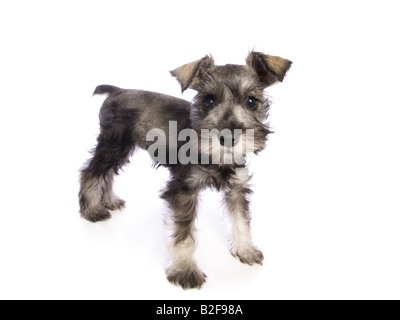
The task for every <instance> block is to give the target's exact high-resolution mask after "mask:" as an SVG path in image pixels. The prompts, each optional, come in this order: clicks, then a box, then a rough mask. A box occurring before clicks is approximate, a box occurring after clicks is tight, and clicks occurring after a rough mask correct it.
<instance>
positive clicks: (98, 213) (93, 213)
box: [81, 207, 111, 222]
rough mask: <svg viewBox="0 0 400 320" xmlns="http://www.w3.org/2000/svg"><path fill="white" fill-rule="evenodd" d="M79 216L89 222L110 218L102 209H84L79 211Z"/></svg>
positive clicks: (105, 210) (104, 209)
mask: <svg viewBox="0 0 400 320" xmlns="http://www.w3.org/2000/svg"><path fill="white" fill-rule="evenodd" d="M81 216H82V218H85V219H86V220H88V221H90V222H99V221H104V220H108V219H110V218H111V214H110V213H109V212H108V210H107V209H106V208H104V207H97V208H88V209H85V210H83V211H81Z"/></svg>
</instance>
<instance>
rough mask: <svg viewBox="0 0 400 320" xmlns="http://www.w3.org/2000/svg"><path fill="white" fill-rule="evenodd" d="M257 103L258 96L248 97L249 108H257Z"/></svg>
mask: <svg viewBox="0 0 400 320" xmlns="http://www.w3.org/2000/svg"><path fill="white" fill-rule="evenodd" d="M257 104H258V101H257V99H256V98H254V97H247V98H246V106H247V107H248V108H249V109H255V108H257Z"/></svg>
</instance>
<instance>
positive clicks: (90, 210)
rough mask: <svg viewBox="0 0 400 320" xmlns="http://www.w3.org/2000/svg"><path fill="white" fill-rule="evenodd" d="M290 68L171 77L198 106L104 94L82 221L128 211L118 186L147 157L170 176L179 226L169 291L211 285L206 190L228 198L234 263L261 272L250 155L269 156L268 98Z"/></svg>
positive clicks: (191, 70)
mask: <svg viewBox="0 0 400 320" xmlns="http://www.w3.org/2000/svg"><path fill="white" fill-rule="evenodd" d="M290 66H291V61H289V60H287V59H283V58H281V57H277V56H270V55H266V54H262V53H259V52H251V53H250V54H249V55H248V57H247V59H246V64H245V65H232V64H228V65H224V66H216V65H215V64H214V60H213V58H212V57H211V56H206V57H204V58H202V59H200V60H197V61H194V62H191V63H188V64H185V65H183V66H181V67H179V68H177V69H175V70H173V71H171V74H172V75H173V76H174V77H175V78H176V79H177V80H178V81H179V83H180V85H181V87H182V92H183V91H185V90H186V89H188V88H190V89H193V90H195V91H197V95H196V96H195V98H194V99H193V101H192V102H188V101H186V100H182V99H178V98H175V97H171V96H168V95H164V94H160V93H154V92H147V91H141V90H126V89H121V88H118V87H114V86H109V85H101V86H98V87H97V88H96V90H95V92H94V94H107V95H108V98H107V99H106V100H105V101H104V103H103V105H102V107H101V110H100V134H99V136H98V138H97V141H98V143H97V146H96V148H95V149H94V150H93V151H92V153H93V157H92V158H91V159H90V160H89V161H88V162H87V164H86V165H85V167H84V168H83V169H82V170H81V177H80V191H79V204H80V213H81V215H82V217H83V218H85V219H87V220H89V221H92V222H96V221H102V220H106V219H109V218H110V217H111V215H110V212H109V211H110V210H120V209H122V208H124V206H125V202H124V201H123V200H121V199H119V198H118V197H117V196H116V195H115V194H114V193H113V190H112V185H113V178H114V176H115V175H116V174H118V172H119V170H120V169H121V168H122V166H124V165H125V164H126V163H127V162H128V161H129V158H130V156H131V155H132V153H133V152H134V150H135V148H137V147H139V148H143V149H145V150H147V151H148V152H149V153H150V155H151V157H152V158H153V160H154V161H155V163H156V164H157V165H159V166H164V167H167V168H168V169H169V171H170V173H171V178H170V181H169V182H168V183H167V186H166V188H165V190H163V192H162V195H161V197H162V199H164V200H165V201H166V203H167V204H168V206H169V208H170V210H171V213H172V221H173V250H172V261H173V262H172V264H171V265H170V266H169V267H168V269H167V278H168V280H169V281H170V282H172V283H174V284H177V285H180V286H181V287H182V288H184V289H188V288H200V287H201V286H202V285H203V283H204V282H205V279H206V275H205V274H204V273H203V272H202V271H201V270H200V269H199V267H198V266H197V264H196V261H195V259H194V251H195V235H194V232H195V218H196V215H197V203H198V195H199V193H200V191H201V190H202V189H204V188H206V187H212V188H214V189H215V190H218V191H222V192H223V194H224V202H225V204H226V207H227V208H228V211H229V217H230V220H231V225H232V232H231V253H232V255H233V256H234V257H237V258H238V259H239V260H240V261H241V262H243V263H246V264H249V265H252V264H262V261H263V254H262V252H261V251H260V250H259V249H257V248H256V247H255V246H254V244H253V242H252V240H251V234H250V212H249V199H248V198H249V195H250V194H251V189H250V188H249V180H250V176H249V173H248V169H247V167H246V154H249V153H258V152H260V151H261V150H263V149H264V148H265V144H266V141H267V137H268V134H269V133H270V130H269V128H268V124H267V123H266V119H267V116H268V109H269V102H268V99H267V98H265V96H264V89H265V88H267V87H269V86H271V85H273V84H275V83H277V82H279V81H283V79H284V77H285V75H286V72H287V71H288V70H289V68H290Z"/></svg>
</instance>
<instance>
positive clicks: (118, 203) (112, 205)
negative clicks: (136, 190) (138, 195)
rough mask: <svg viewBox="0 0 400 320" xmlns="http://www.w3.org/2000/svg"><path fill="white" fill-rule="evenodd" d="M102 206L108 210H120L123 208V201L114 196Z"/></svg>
mask: <svg viewBox="0 0 400 320" xmlns="http://www.w3.org/2000/svg"><path fill="white" fill-rule="evenodd" d="M104 206H105V207H106V208H107V209H109V210H122V209H124V208H125V201H124V200H122V199H118V198H115V199H113V200H112V201H109V202H107V203H105V204H104Z"/></svg>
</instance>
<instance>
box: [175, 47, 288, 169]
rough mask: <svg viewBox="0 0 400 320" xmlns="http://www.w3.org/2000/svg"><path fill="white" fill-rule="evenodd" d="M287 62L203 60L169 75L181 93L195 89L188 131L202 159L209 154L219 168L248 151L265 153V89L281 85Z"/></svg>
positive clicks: (254, 56)
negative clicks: (192, 133)
mask: <svg viewBox="0 0 400 320" xmlns="http://www.w3.org/2000/svg"><path fill="white" fill-rule="evenodd" d="M291 64H292V62H291V61H289V60H286V59H283V58H281V57H277V56H270V55H266V54H262V53H259V52H251V53H250V54H249V55H248V57H247V59H246V64H245V65H232V64H227V65H224V66H216V65H214V60H213V58H212V57H211V56H206V57H204V58H202V59H200V60H197V61H194V62H191V63H188V64H185V65H183V66H181V67H179V68H177V69H175V70H173V71H171V74H172V75H173V76H174V77H176V78H177V80H178V81H179V83H180V84H181V87H182V92H183V91H185V90H186V89H188V88H190V89H194V90H196V91H197V95H196V96H195V98H194V100H193V103H192V106H191V110H190V116H191V122H192V128H193V129H195V130H196V131H197V133H198V134H199V136H201V140H200V142H201V145H200V150H201V154H202V156H211V155H213V156H215V158H214V160H215V159H217V160H215V161H217V162H218V161H220V162H219V163H220V164H221V163H229V158H230V159H231V160H230V161H231V163H232V162H234V163H238V162H239V161H238V159H239V158H240V157H243V156H244V155H245V154H246V153H248V152H255V153H257V152H259V151H261V150H262V149H264V147H265V143H266V141H267V135H268V133H270V131H269V130H268V125H267V124H266V123H265V121H266V119H267V116H268V108H269V102H268V100H267V98H265V96H264V89H265V88H267V87H269V86H271V85H273V84H275V83H277V82H279V81H280V82H281V81H283V79H284V77H285V75H286V72H287V71H288V70H289V68H290V66H291ZM207 133H208V134H207ZM232 156H233V157H234V159H233V158H232ZM218 159H219V160H218ZM214 160H213V163H214V162H215V161H214Z"/></svg>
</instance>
